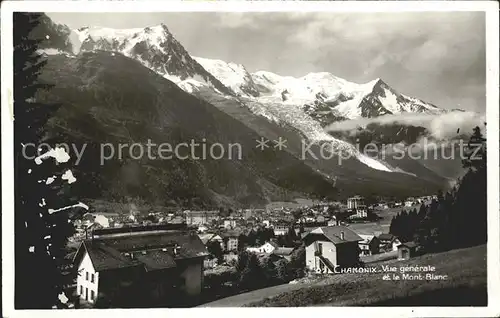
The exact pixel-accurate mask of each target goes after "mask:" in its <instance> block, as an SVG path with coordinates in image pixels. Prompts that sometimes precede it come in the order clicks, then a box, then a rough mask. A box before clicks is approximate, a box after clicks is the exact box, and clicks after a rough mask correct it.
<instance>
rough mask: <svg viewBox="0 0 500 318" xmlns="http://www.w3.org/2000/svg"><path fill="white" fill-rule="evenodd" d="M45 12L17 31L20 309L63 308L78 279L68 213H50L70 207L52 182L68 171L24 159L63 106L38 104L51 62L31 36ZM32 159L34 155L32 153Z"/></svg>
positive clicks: (19, 19) (17, 18)
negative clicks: (42, 74)
mask: <svg viewBox="0 0 500 318" xmlns="http://www.w3.org/2000/svg"><path fill="white" fill-rule="evenodd" d="M40 16H41V15H40V14H33V13H15V14H14V19H13V24H14V25H13V30H14V37H13V40H14V43H13V44H14V119H15V120H14V145H15V146H14V151H15V163H14V164H15V180H14V184H15V216H14V220H15V238H14V244H15V270H16V277H15V296H14V297H15V307H16V308H19V309H24V308H26V309H43V308H52V307H53V306H54V305H58V306H62V307H64V305H63V304H61V303H60V301H59V299H58V295H59V294H61V292H63V289H64V287H65V286H66V285H68V284H70V283H71V281H72V280H73V279H74V272H72V271H71V270H70V269H71V264H70V260H67V259H66V258H65V256H66V255H67V253H68V251H67V248H66V243H67V238H68V236H70V235H72V233H73V232H74V227H73V225H72V223H70V222H68V215H67V214H65V213H66V212H56V213H50V211H49V209H48V208H49V207H52V208H55V209H57V208H60V207H64V206H65V205H66V204H67V203H68V201H67V200H64V199H63V197H64V196H61V194H63V195H64V194H67V185H64V184H60V182H59V184H58V182H54V183H52V184H48V183H50V182H48V181H47V180H48V179H47V178H48V177H50V176H53V175H55V176H58V181H61V180H60V174H61V173H62V171H61V168H62V166H57V167H54V164H53V163H51V162H50V160H44V161H43V162H42V163H41V164H37V163H36V162H34V160H31V159H27V158H26V156H24V155H23V147H24V145H27V144H29V143H31V144H34V145H37V144H38V143H39V142H40V140H41V138H42V136H43V134H44V131H43V127H44V125H45V123H46V122H47V120H48V119H49V118H50V116H51V115H52V114H53V112H55V111H56V110H57V108H58V105H48V104H43V103H39V102H37V101H36V92H37V91H38V90H40V89H49V88H50V85H46V84H43V83H41V82H40V81H39V80H38V75H39V74H40V72H41V70H42V68H43V66H44V65H45V63H46V62H45V61H43V60H42V58H41V56H40V55H39V54H38V53H37V45H38V43H39V42H40V41H39V40H37V39H32V38H30V32H31V30H33V28H34V27H36V26H37V25H38V23H39V18H40ZM28 155H32V154H28Z"/></svg>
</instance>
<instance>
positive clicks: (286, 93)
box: [252, 71, 442, 122]
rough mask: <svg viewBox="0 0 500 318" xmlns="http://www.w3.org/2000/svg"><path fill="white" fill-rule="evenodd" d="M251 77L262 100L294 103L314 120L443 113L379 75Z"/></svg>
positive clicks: (327, 74) (272, 75) (261, 74)
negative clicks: (361, 80)
mask: <svg viewBox="0 0 500 318" xmlns="http://www.w3.org/2000/svg"><path fill="white" fill-rule="evenodd" d="M252 78H253V80H254V82H255V83H256V84H257V87H258V88H259V90H260V92H261V95H262V98H261V99H262V100H263V101H273V102H278V101H281V102H282V103H288V104H296V105H298V106H300V107H303V108H304V110H305V111H306V112H307V113H308V114H309V115H312V116H313V117H315V118H316V119H321V117H324V116H326V117H327V119H325V120H324V121H326V122H327V121H328V120H332V121H333V120H335V119H355V118H359V117H376V116H381V115H386V114H399V113H405V112H423V113H432V114H434V113H440V112H442V110H441V109H439V108H437V107H436V106H434V105H432V104H429V103H425V102H423V101H421V100H419V99H416V98H411V97H408V96H405V95H403V94H400V93H397V92H396V91H395V90H393V89H392V88H391V87H389V86H388V85H387V84H386V83H385V82H384V81H383V80H382V79H380V78H376V79H374V80H372V81H369V82H367V83H365V84H357V83H353V82H349V81H347V80H345V79H342V78H340V77H337V76H334V75H333V74H331V73H328V72H318V73H309V74H307V75H305V76H303V77H299V78H296V77H291V76H280V75H277V74H274V73H271V72H266V71H259V72H255V73H253V74H252ZM320 121H323V120H320Z"/></svg>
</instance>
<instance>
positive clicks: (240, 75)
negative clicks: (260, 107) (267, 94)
mask: <svg viewBox="0 0 500 318" xmlns="http://www.w3.org/2000/svg"><path fill="white" fill-rule="evenodd" d="M193 58H194V59H195V60H196V61H197V62H198V63H200V64H201V65H202V66H203V67H204V68H205V69H206V70H207V71H208V72H210V73H211V74H212V75H213V76H215V78H217V79H218V80H219V81H221V82H222V83H224V85H226V86H228V87H229V88H231V89H232V90H233V91H234V92H235V93H236V94H238V95H243V96H245V95H248V96H253V97H257V96H259V91H258V89H257V87H256V86H255V83H254V82H253V79H252V76H251V75H250V73H248V71H247V70H246V68H245V66H243V65H242V64H236V63H232V62H224V61H222V60H217V59H207V58H202V57H193Z"/></svg>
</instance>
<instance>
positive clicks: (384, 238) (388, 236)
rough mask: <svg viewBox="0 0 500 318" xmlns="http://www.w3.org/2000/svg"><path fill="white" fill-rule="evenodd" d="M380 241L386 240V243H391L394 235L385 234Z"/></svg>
mask: <svg viewBox="0 0 500 318" xmlns="http://www.w3.org/2000/svg"><path fill="white" fill-rule="evenodd" d="M378 239H379V240H384V241H391V240H393V239H394V235H392V234H391V233H383V234H380V235H379V236H378Z"/></svg>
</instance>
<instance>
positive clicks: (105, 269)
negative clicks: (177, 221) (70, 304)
mask: <svg viewBox="0 0 500 318" xmlns="http://www.w3.org/2000/svg"><path fill="white" fill-rule="evenodd" d="M207 255H208V253H207V250H206V248H205V246H204V244H203V242H202V241H201V240H200V238H199V237H198V235H196V233H193V232H189V231H187V230H186V229H185V228H181V226H172V225H162V226H146V227H134V228H119V229H116V228H114V229H105V230H96V231H94V232H93V233H92V237H91V238H90V239H87V240H84V241H83V242H82V243H81V244H80V246H79V248H78V251H77V252H76V254H75V256H74V259H73V261H74V263H75V266H77V267H78V273H79V274H78V277H77V293H78V294H79V295H80V298H81V299H82V300H83V301H86V302H88V303H90V304H95V303H96V301H97V299H98V297H102V298H103V299H106V301H109V302H111V303H113V302H114V301H121V302H122V303H120V304H116V305H115V306H120V307H128V306H130V307H133V306H140V305H143V304H145V302H147V303H150V304H154V303H155V302H156V303H161V304H170V303H175V301H174V300H176V301H185V300H186V301H187V300H188V299H190V298H196V296H198V295H199V294H200V293H201V290H202V282H203V260H204V258H205V257H206V256H207Z"/></svg>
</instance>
